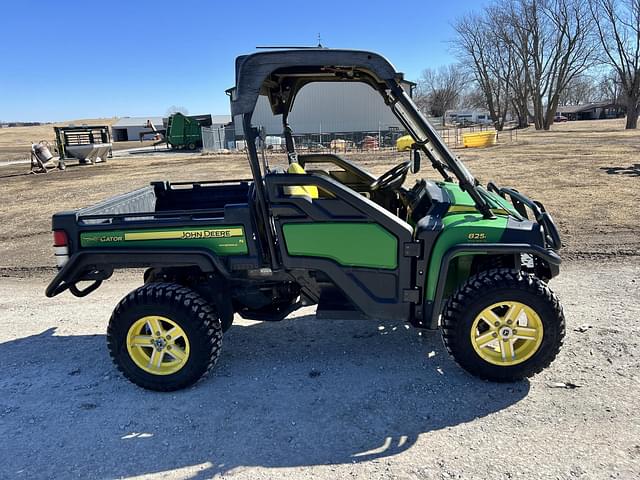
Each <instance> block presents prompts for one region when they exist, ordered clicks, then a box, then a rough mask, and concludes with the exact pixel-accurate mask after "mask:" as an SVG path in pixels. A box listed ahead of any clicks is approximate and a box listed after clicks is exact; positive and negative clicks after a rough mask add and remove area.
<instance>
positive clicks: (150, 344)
mask: <svg viewBox="0 0 640 480" xmlns="http://www.w3.org/2000/svg"><path fill="white" fill-rule="evenodd" d="M126 341H127V351H128V352H129V357H130V358H131V360H132V361H133V363H135V364H136V366H137V367H139V368H141V369H142V370H144V371H145V372H148V373H152V374H154V375H171V374H172V373H176V372H177V371H178V370H180V369H181V368H182V367H184V366H185V364H186V363H187V360H188V359H189V352H190V346H189V339H188V338H187V334H186V332H185V331H184V330H183V329H182V328H181V327H180V325H178V323H177V322H175V321H174V320H171V319H170V318H167V317H160V316H147V317H143V318H140V319H139V320H137V321H135V322H134V323H133V325H131V327H130V328H129V331H128V332H127V340H126Z"/></svg>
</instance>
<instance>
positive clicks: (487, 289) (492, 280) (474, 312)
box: [442, 268, 565, 382]
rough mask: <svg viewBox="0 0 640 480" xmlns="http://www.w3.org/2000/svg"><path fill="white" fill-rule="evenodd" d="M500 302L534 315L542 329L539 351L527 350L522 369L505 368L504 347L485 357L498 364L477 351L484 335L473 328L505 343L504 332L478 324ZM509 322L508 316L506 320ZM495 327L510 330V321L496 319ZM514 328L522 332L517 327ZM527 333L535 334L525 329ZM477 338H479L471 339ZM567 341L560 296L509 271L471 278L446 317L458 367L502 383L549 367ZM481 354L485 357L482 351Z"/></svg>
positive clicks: (447, 343)
mask: <svg viewBox="0 0 640 480" xmlns="http://www.w3.org/2000/svg"><path fill="white" fill-rule="evenodd" d="M501 302H505V303H511V304H515V305H525V306H527V307H528V308H530V309H531V310H530V311H529V312H531V311H533V312H535V315H532V316H533V317H535V318H536V322H537V323H538V325H541V326H542V328H540V329H539V330H541V334H540V336H541V337H542V338H541V340H540V339H539V338H538V340H537V341H535V342H534V341H533V340H531V342H533V344H532V345H533V347H536V345H537V347H536V348H535V349H533V348H530V347H526V348H529V351H528V352H527V350H526V348H525V347H523V349H524V350H525V353H527V354H528V355H529V357H528V358H526V357H527V355H524V356H523V358H526V359H524V360H523V361H521V362H520V363H515V364H508V362H506V363H505V362H502V364H500V360H501V359H500V357H498V351H497V350H499V349H500V348H503V347H502V346H501V345H499V344H496V343H495V342H494V341H492V342H494V343H493V345H497V346H496V347H495V349H496V350H494V351H495V353H493V352H491V350H490V351H489V352H490V353H489V355H487V354H484V353H483V355H484V356H485V357H489V358H490V357H491V356H492V355H495V356H496V357H494V358H493V359H492V358H490V360H494V361H495V362H497V363H498V364H494V363H492V362H491V361H488V360H487V359H486V358H483V357H482V356H481V354H480V353H479V352H478V351H477V350H476V348H479V347H477V345H478V343H479V342H478V340H479V335H480V334H481V333H482V332H480V333H477V330H476V328H475V327H474V324H475V325H476V327H477V326H478V325H482V327H484V329H485V331H486V333H487V335H493V336H496V335H497V340H498V341H501V340H502V337H501V335H502V328H503V327H502V326H500V327H498V326H495V327H494V328H495V331H491V330H489V328H488V327H487V326H486V325H485V323H484V322H483V321H481V323H477V318H478V317H479V316H482V315H481V314H482V313H484V312H486V311H487V309H491V307H492V306H493V305H496V304H499V303H501ZM500 308H506V307H497V310H496V311H497V312H500V310H499V309H500ZM507 316H508V315H505V317H504V318H506V317H507ZM492 318H495V317H492ZM502 320H503V319H502ZM496 323H500V325H504V326H505V327H507V325H506V320H505V321H504V323H503V322H502V321H500V320H498V319H496ZM494 325H495V324H494ZM510 327H514V328H516V329H517V326H514V325H513V324H511V325H510ZM522 330H533V329H525V328H523V329H522ZM472 332H475V333H473V334H472ZM494 333H495V335H494ZM516 333H517V330H516ZM472 335H478V336H477V337H474V338H476V340H475V341H474V340H472ZM532 335H533V334H532ZM564 335H565V319H564V313H563V311H562V306H561V305H560V302H559V300H558V298H557V297H556V296H555V294H554V293H553V292H552V291H551V290H550V289H549V287H548V286H547V285H546V284H545V283H544V282H542V281H541V280H540V279H538V278H536V277H535V276H533V275H530V274H526V273H522V272H519V271H516V270H512V269H507V268H498V269H491V270H487V271H484V272H480V273H478V274H477V275H474V276H472V277H470V278H469V279H468V280H467V281H466V282H465V283H464V284H463V285H461V286H460V287H459V288H458V290H457V291H456V292H455V293H454V294H453V295H452V296H451V297H450V298H449V300H448V301H447V303H446V305H445V308H444V312H443V315H442V338H443V340H444V344H445V346H446V348H447V350H448V351H449V353H450V354H451V355H452V356H453V358H454V359H455V361H456V362H457V363H458V364H459V365H460V366H461V367H462V368H464V369H465V370H467V371H468V372H469V373H471V374H473V375H475V376H477V377H480V378H483V379H486V380H492V381H497V382H511V381H516V380H521V379H523V378H525V377H530V376H532V375H535V374H536V373H538V372H540V371H541V370H543V369H544V368H546V367H547V366H549V364H550V363H551V362H552V361H553V360H554V358H555V357H556V355H557V354H558V352H559V350H560V347H561V346H562V342H563V338H564ZM516 341H519V342H521V343H520V345H522V344H523V343H525V342H524V341H523V340H516ZM474 345H476V346H474ZM490 347H491V345H488V346H487V347H485V348H490ZM504 348H508V347H504ZM480 351H482V352H484V350H482V349H480ZM514 351H516V349H515V348H514V347H513V346H512V347H511V352H510V353H512V352H514ZM495 358H497V360H495Z"/></svg>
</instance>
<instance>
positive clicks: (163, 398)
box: [0, 257, 640, 480]
mask: <svg viewBox="0 0 640 480" xmlns="http://www.w3.org/2000/svg"><path fill="white" fill-rule="evenodd" d="M5 275H9V276H5V277H4V278H0V312H1V315H0V391H1V392H2V395H1V396H0V438H2V441H1V442H0V478H12V479H13V478H30V479H31V478H118V477H142V478H148V477H162V478H198V479H200V478H209V477H213V476H216V475H220V476H224V477H229V478H238V479H252V480H254V479H262V478H292V479H293V478H295V479H300V478H320V479H336V478H367V479H375V478H385V479H386V478H398V479H408V478H419V479H431V478H465V479H466V478H478V479H485V478H495V479H500V478H505V479H531V478H589V479H590V478H594V479H595V478H598V479H599V478H622V479H632V478H638V476H640V418H639V416H638V415H637V398H638V394H639V393H640V386H639V378H640V373H639V370H638V367H639V366H640V347H639V342H638V338H639V337H638V325H637V323H636V321H637V319H638V317H639V316H640V305H639V304H638V298H640V259H639V258H638V257H630V258H628V259H627V260H626V261H625V262H619V261H617V262H616V261H609V262H606V263H604V262H594V261H591V262H581V261H576V262H572V263H567V264H566V265H564V269H563V272H562V274H561V276H560V277H559V278H558V279H557V280H556V281H554V282H553V287H554V289H555V290H556V291H557V293H558V294H559V295H560V296H561V299H562V300H563V303H564V307H565V311H566V315H567V322H568V329H567V339H566V343H565V347H564V348H563V350H562V352H561V354H560V356H559V358H558V359H557V360H556V362H555V363H554V364H553V365H552V366H551V367H550V368H549V369H547V370H546V371H544V372H543V373H542V374H540V375H538V376H536V377H535V378H533V379H532V380H531V381H523V382H520V383H516V384H508V385H500V384H492V383H487V382H483V381H479V380H477V379H475V378H473V377H470V376H469V375H467V374H465V373H464V372H463V371H462V370H460V369H459V368H458V367H457V366H456V365H455V364H454V363H453V361H452V360H451V359H450V358H449V357H448V355H447V354H446V352H445V351H444V348H443V346H442V343H441V341H440V337H439V334H436V333H433V332H427V333H425V334H422V335H421V334H420V333H419V332H418V331H417V330H414V329H409V328H407V327H406V326H405V325H403V324H402V323H393V322H385V323H379V322H375V321H356V320H345V321H319V320H316V319H315V317H313V315H312V314H313V310H312V309H305V311H302V312H297V314H296V318H292V319H291V320H286V321H283V322H280V323H273V324H268V323H259V322H249V321H239V322H238V323H237V324H236V325H235V326H234V327H233V328H232V329H231V330H230V331H229V332H228V334H227V335H226V336H225V340H224V352H223V354H222V357H221V359H220V362H219V364H218V366H217V367H216V369H215V371H214V372H213V373H212V375H211V376H210V377H209V378H207V379H205V380H204V381H203V382H200V383H199V384H197V385H196V386H195V387H193V388H191V389H188V390H185V391H181V392H176V393H171V394H160V393H154V392H149V391H144V390H142V389H140V388H137V387H135V386H134V385H132V384H130V383H128V382H127V381H126V380H124V379H123V378H121V377H120V376H119V375H118V373H117V372H116V370H115V368H114V367H113V366H112V365H111V362H110V359H109V357H108V353H107V349H106V344H105V343H106V342H105V338H104V332H105V327H106V323H107V320H108V317H109V315H110V312H111V309H112V308H113V306H114V305H115V304H116V302H117V301H118V300H119V298H120V297H122V296H123V295H124V294H125V293H127V292H128V291H129V290H131V289H133V288H135V287H136V286H137V284H138V282H139V281H138V279H137V278H134V277H132V276H131V274H129V275H128V276H123V275H120V276H116V277H114V279H113V280H111V281H109V282H107V283H106V284H105V285H104V286H103V287H102V288H101V289H100V290H99V291H98V292H97V293H94V294H92V295H91V296H89V297H87V298H85V299H75V298H74V297H72V296H70V295H69V294H68V293H67V294H63V295H62V296H60V297H58V298H56V299H53V300H49V299H46V298H44V295H43V290H44V287H45V285H46V282H47V280H48V278H46V277H45V276H43V275H42V273H37V274H34V276H30V277H25V276H24V272H23V273H11V272H9V273H6V272H5ZM12 275H13V276H12ZM294 320H299V321H294ZM561 383H565V384H567V385H569V386H572V385H575V386H576V387H575V388H559V384H561Z"/></svg>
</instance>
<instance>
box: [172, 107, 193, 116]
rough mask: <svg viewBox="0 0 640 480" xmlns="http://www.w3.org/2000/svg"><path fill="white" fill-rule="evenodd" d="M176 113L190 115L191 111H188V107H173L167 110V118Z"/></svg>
mask: <svg viewBox="0 0 640 480" xmlns="http://www.w3.org/2000/svg"><path fill="white" fill-rule="evenodd" d="M174 113H181V114H183V115H189V110H187V108H186V107H183V106H181V105H171V106H170V107H169V108H167V117H170V116H171V115H173V114H174Z"/></svg>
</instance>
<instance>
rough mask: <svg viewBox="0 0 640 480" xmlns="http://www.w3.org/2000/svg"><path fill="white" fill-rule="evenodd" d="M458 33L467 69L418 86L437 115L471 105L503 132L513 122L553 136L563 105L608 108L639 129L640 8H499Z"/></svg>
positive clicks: (630, 4)
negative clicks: (594, 104) (551, 129)
mask: <svg viewBox="0 0 640 480" xmlns="http://www.w3.org/2000/svg"><path fill="white" fill-rule="evenodd" d="M453 26H454V30H455V37H454V39H453V40H452V48H453V50H454V52H455V54H456V56H457V57H458V59H459V63H458V64H455V65H449V66H445V67H441V68H440V69H438V70H433V69H427V70H425V71H424V72H423V75H422V77H421V78H420V80H419V82H418V88H417V92H416V97H417V100H418V103H419V105H420V107H421V108H423V109H425V110H427V111H429V112H430V113H431V114H432V115H435V116H441V115H444V114H445V113H446V111H447V110H449V109H452V108H455V107H456V106H458V105H460V104H464V105H465V106H469V107H478V108H483V109H486V110H488V112H489V115H490V117H491V120H492V121H493V122H494V124H495V125H496V128H497V129H499V130H501V129H502V128H503V126H504V124H505V120H506V118H507V115H508V114H511V116H513V117H514V118H516V119H517V121H518V124H519V125H520V126H521V127H524V126H527V125H528V124H529V119H530V118H532V119H533V123H534V125H535V128H536V129H539V130H543V129H544V130H547V129H549V127H550V126H551V125H552V124H553V120H554V117H555V114H556V111H557V107H558V106H559V105H568V104H578V103H587V102H590V101H602V100H606V101H610V102H612V103H616V104H619V105H622V106H623V107H624V108H625V109H626V112H627V123H626V128H636V127H637V121H638V113H639V107H640V105H639V103H640V0H494V2H493V3H491V4H490V5H489V6H487V7H485V8H483V9H482V10H481V11H477V12H474V13H471V14H467V15H465V16H463V17H460V18H458V19H457V20H456V21H455V23H454V25H453Z"/></svg>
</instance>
